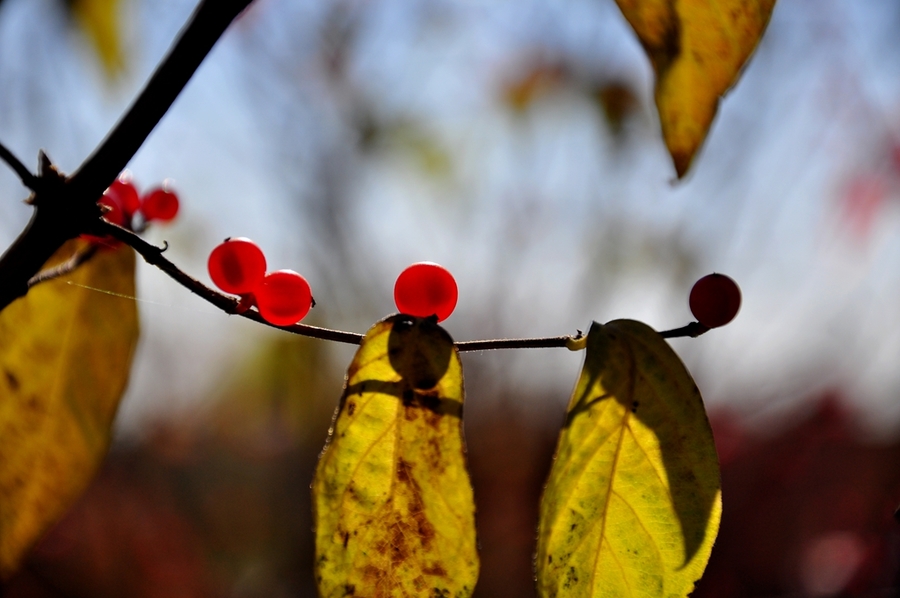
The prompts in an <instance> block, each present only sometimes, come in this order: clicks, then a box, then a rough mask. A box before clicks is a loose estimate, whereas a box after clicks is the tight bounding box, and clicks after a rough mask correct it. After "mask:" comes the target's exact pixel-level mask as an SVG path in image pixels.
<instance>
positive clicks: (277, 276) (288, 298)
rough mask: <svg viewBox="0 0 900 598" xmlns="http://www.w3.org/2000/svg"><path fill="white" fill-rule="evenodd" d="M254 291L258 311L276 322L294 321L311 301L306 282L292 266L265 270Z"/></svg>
mask: <svg viewBox="0 0 900 598" xmlns="http://www.w3.org/2000/svg"><path fill="white" fill-rule="evenodd" d="M254 294H255V295H256V306H257V307H258V308H259V313H260V315H261V316H262V317H263V318H265V320H266V322H268V323H270V324H275V325H276V326H290V325H291V324H296V323H297V322H299V321H300V320H302V319H303V317H304V316H305V315H306V314H307V313H309V308H310V306H311V305H312V291H310V288H309V283H308V282H306V279H305V278H303V277H302V276H300V275H299V274H297V273H296V272H294V271H293V270H276V271H275V272H270V273H268V274H266V276H265V278H263V281H262V283H261V284H260V285H259V286H258V287H257V288H256V290H255V291H254Z"/></svg>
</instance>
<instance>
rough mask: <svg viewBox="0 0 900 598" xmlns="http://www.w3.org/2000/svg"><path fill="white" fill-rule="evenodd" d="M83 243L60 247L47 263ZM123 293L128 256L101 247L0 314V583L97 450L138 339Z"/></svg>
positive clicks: (59, 511)
mask: <svg viewBox="0 0 900 598" xmlns="http://www.w3.org/2000/svg"><path fill="white" fill-rule="evenodd" d="M83 243H84V242H83V241H71V242H69V243H67V244H66V245H65V246H63V248H62V249H60V251H59V252H58V253H57V254H56V255H55V256H54V257H53V258H51V260H50V261H49V262H48V263H47V266H48V267H49V266H53V265H55V264H58V263H61V262H62V261H64V260H65V259H67V258H68V257H69V256H71V255H72V254H73V253H74V252H75V251H76V248H77V247H81V246H83V245H81V244H83ZM88 287H89V288H88ZM97 289H101V290H103V291H108V293H103V292H98V291H97ZM110 293H116V294H119V295H126V296H127V297H121V296H118V295H115V294H110ZM133 296H134V252H133V251H132V250H131V248H129V247H121V248H119V249H116V250H108V249H104V250H100V251H98V252H97V253H96V254H95V255H94V256H93V258H91V259H90V260H89V261H88V262H86V263H84V264H82V265H81V266H79V267H78V268H77V269H76V270H75V271H74V272H72V273H71V274H69V275H67V276H64V277H60V278H57V279H54V280H50V281H47V282H42V283H40V284H38V285H36V286H35V287H33V288H32V289H31V290H30V291H29V292H28V294H27V295H25V296H24V297H22V298H20V299H18V300H16V301H15V302H13V303H12V304H10V305H9V306H8V307H7V308H6V309H4V310H3V311H2V312H0V578H8V577H9V576H10V575H12V573H14V572H15V570H16V569H17V568H18V567H19V565H20V564H21V562H22V559H23V558H24V556H25V554H26V553H27V552H28V550H29V549H30V548H31V546H32V545H33V544H34V543H35V542H36V541H37V540H38V539H39V538H40V537H41V535H43V533H44V532H45V531H47V529H48V528H49V527H50V526H51V525H52V524H53V523H55V522H56V521H57V520H58V519H59V518H60V517H61V516H62V515H63V513H64V512H65V511H66V509H68V507H69V506H70V505H71V504H72V502H73V501H74V500H75V499H76V498H77V497H78V496H79V494H81V492H82V491H83V490H84V489H85V487H86V486H87V484H88V482H89V481H90V480H91V478H92V477H93V475H94V473H95V471H96V470H97V468H98V466H99V464H100V462H101V461H102V459H103V457H104V455H105V454H106V449H107V447H108V445H109V441H110V426H111V424H112V420H113V416H114V415H115V413H116V408H117V406H118V404H119V398H120V397H121V396H122V393H123V391H124V390H125V385H126V383H127V381H128V373H129V370H130V368H131V357H132V354H133V352H134V347H135V344H136V342H137V337H138V319H137V308H136V307H135V302H134V300H133V299H130V297H133Z"/></svg>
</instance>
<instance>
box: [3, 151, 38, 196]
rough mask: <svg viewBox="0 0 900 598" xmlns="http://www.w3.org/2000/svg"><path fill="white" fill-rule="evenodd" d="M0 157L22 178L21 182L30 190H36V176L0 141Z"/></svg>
mask: <svg viewBox="0 0 900 598" xmlns="http://www.w3.org/2000/svg"><path fill="white" fill-rule="evenodd" d="M0 159H2V160H3V161H4V162H6V163H7V164H8V165H9V167H10V168H12V169H13V170H14V171H15V172H16V174H17V175H19V178H20V179H21V180H22V184H23V185H25V186H26V187H28V188H29V189H31V190H32V191H37V177H36V176H34V175H33V174H31V171H30V170H28V168H26V167H25V165H24V164H22V161H21V160H19V159H18V158H17V157H16V156H15V155H14V154H13V153H12V152H11V151H9V149H8V148H7V147H6V146H5V145H3V144H2V143H0Z"/></svg>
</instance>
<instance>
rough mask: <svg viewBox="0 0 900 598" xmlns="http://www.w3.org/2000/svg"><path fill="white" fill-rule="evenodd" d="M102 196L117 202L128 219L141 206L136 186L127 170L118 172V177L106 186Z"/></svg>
mask: <svg viewBox="0 0 900 598" xmlns="http://www.w3.org/2000/svg"><path fill="white" fill-rule="evenodd" d="M103 196H104V197H105V198H109V199H110V200H112V201H113V202H115V203H117V204H118V206H119V207H120V208H121V209H122V211H123V212H125V215H126V216H127V217H128V219H129V220H130V219H131V217H132V216H133V215H134V213H135V212H137V211H138V210H139V209H140V207H141V200H140V198H139V197H138V191H137V188H136V187H135V186H134V183H132V182H131V176H130V174H129V173H128V172H127V171H126V172H124V173H122V174H120V175H119V178H117V179H116V180H114V181H113V183H112V185H110V186H109V187H107V189H106V191H104V192H103Z"/></svg>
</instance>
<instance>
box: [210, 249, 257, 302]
mask: <svg viewBox="0 0 900 598" xmlns="http://www.w3.org/2000/svg"><path fill="white" fill-rule="evenodd" d="M207 268H208V269H209V277H210V278H212V281H213V282H214V283H215V285H216V286H217V287H219V288H220V289H222V290H223V291H225V292H226V293H232V294H234V295H244V294H246V293H252V292H254V289H256V287H257V286H259V283H260V282H262V279H263V276H265V274H266V256H265V255H263V252H262V249H260V248H259V246H258V245H257V244H256V243H254V242H253V241H251V240H250V239H247V238H244V237H235V238H233V239H227V240H226V241H225V242H224V243H222V244H220V245H219V246H218V247H216V248H215V249H213V250H212V253H210V254H209V260H208V261H207Z"/></svg>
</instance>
